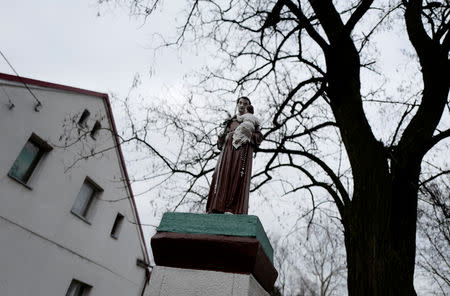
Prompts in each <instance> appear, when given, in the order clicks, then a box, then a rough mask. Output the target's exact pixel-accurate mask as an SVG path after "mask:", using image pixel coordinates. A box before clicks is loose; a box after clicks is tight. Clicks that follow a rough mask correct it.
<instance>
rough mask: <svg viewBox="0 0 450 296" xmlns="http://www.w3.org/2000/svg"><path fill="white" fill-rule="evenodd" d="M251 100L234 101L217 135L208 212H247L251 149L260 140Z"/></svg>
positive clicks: (258, 127) (259, 142) (207, 205)
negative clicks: (232, 112) (233, 110)
mask: <svg viewBox="0 0 450 296" xmlns="http://www.w3.org/2000/svg"><path fill="white" fill-rule="evenodd" d="M253 110H254V109H253V106H252V105H251V102H250V99H249V98H247V97H240V98H239V99H238V100H237V114H236V115H235V116H233V117H232V118H231V119H230V120H228V121H227V122H226V124H225V125H226V126H225V130H224V132H223V133H221V134H219V140H218V143H217V145H218V147H219V149H220V150H222V151H221V153H220V156H219V160H218V162H217V165H216V168H215V170H214V173H213V177H212V182H211V188H210V189H209V195H208V202H207V204H206V212H207V213H232V214H247V213H248V198H249V191H250V179H251V173H252V159H253V149H254V148H255V147H258V146H259V144H261V141H262V134H261V131H260V123H259V120H258V119H257V118H256V117H255V116H254V115H253Z"/></svg>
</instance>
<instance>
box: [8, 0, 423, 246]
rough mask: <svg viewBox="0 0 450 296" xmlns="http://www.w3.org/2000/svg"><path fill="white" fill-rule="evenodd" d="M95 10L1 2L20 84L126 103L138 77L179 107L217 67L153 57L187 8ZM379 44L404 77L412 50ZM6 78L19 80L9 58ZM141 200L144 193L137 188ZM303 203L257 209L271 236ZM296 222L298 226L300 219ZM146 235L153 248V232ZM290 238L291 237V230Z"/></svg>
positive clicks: (179, 56) (146, 91) (183, 53)
mask: <svg viewBox="0 0 450 296" xmlns="http://www.w3.org/2000/svg"><path fill="white" fill-rule="evenodd" d="M96 2H97V1H96V0H78V1H69V0H60V1H54V0H53V1H51V0H40V1H25V0H15V1H2V5H1V10H0V50H1V51H2V52H3V54H4V55H5V56H6V57H7V58H8V60H9V62H10V63H11V64H12V65H13V66H14V67H15V69H16V70H17V72H18V73H19V74H20V75H21V76H24V77H28V78H34V79H38V80H44V81H48V82H53V83H59V84H64V85H69V86H74V87H79V88H83V89H89V90H93V91H98V92H104V93H108V94H115V95H117V96H118V97H120V98H124V97H125V96H126V95H127V93H128V91H129V88H130V86H131V84H132V82H133V78H134V76H135V75H136V74H139V75H140V77H141V80H142V86H141V88H140V89H139V92H140V93H141V94H142V95H144V96H145V97H147V98H149V99H151V98H153V97H164V96H167V94H168V93H170V99H176V98H177V94H181V93H183V91H184V90H183V88H184V82H183V77H184V76H185V75H189V73H192V72H193V71H195V70H198V69H199V68H200V67H201V66H202V65H206V64H208V63H210V62H211V61H209V60H208V55H207V54H204V53H203V52H202V50H200V49H198V48H191V49H189V50H177V49H174V48H172V49H164V50H157V51H155V50H154V47H155V46H156V45H157V41H158V40H159V39H157V37H156V35H155V33H160V34H163V35H164V36H166V37H173V36H174V35H175V28H174V19H175V18H181V17H182V14H180V9H181V8H182V7H183V6H182V5H183V2H182V1H165V3H164V4H165V5H164V10H163V11H162V12H161V13H157V14H155V15H154V16H152V17H151V18H149V19H147V20H146V21H145V22H144V21H143V19H141V18H135V17H131V16H129V14H128V9H127V8H126V7H117V6H115V5H104V6H101V7H99V6H98V4H97V3H96ZM169 2H170V3H169ZM174 2H176V3H177V4H178V5H181V6H176V5H175V4H174ZM169 4H170V5H169ZM380 38H382V39H379V40H378V42H380V44H383V46H382V47H387V46H389V47H390V48H392V50H386V51H380V54H381V56H380V61H381V64H380V67H381V68H382V69H384V70H385V71H390V72H395V71H397V74H398V71H399V68H398V67H397V65H398V64H399V63H402V62H403V61H404V59H405V56H404V55H403V54H402V52H401V50H399V48H408V46H409V45H406V46H405V44H406V43H407V42H406V41H405V40H404V39H403V40H402V39H401V38H399V35H396V34H395V33H392V34H391V35H389V34H388V35H384V36H382V37H380ZM383 38H384V39H383ZM414 67H416V66H414ZM400 69H401V68H400ZM404 70H405V69H404ZM0 72H2V73H9V74H14V72H13V71H12V69H11V68H10V67H9V66H8V64H7V63H6V61H5V60H4V59H3V58H2V57H0ZM393 85H395V83H394V84H393ZM231 109H232V108H231ZM115 116H116V118H117V117H120V115H118V114H115ZM126 158H127V156H126ZM135 192H140V188H135ZM152 198H154V197H152V196H151V193H149V194H148V195H144V196H139V197H138V198H137V202H138V206H139V207H140V213H141V220H142V222H143V223H144V224H155V223H157V222H158V221H156V220H155V218H154V217H153V212H154V211H153V210H154V209H151V208H149V204H148V202H147V201H148V199H152ZM297 202H298V201H292V200H291V201H289V200H277V201H276V204H272V205H268V206H267V207H266V208H265V209H262V208H258V210H257V211H258V214H259V215H262V216H263V218H262V219H261V220H262V223H263V224H264V226H265V228H266V229H268V230H269V231H270V232H273V231H275V232H276V231H278V230H277V228H276V227H274V226H275V224H278V223H277V221H278V222H279V221H280V217H281V219H283V218H284V217H287V216H289V215H291V214H293V212H295V211H298V210H297V208H296V207H297V206H298V205H296V203H297ZM254 204H255V203H254ZM251 211H252V210H251ZM294 214H295V213H294ZM292 221H293V223H294V224H295V218H294V219H293V220H292ZM274 229H275V230H274ZM144 230H145V233H146V236H147V243H148V238H149V237H150V235H151V234H152V232H153V227H144ZM285 230H286V232H288V231H289V230H290V229H289V226H287V228H286V229H285Z"/></svg>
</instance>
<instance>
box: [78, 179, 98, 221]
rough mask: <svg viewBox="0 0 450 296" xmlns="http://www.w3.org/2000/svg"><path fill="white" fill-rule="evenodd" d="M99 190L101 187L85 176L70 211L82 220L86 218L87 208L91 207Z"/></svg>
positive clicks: (87, 216)
mask: <svg viewBox="0 0 450 296" xmlns="http://www.w3.org/2000/svg"><path fill="white" fill-rule="evenodd" d="M101 191H103V189H101V188H100V187H99V186H98V185H96V184H95V183H94V182H93V181H92V180H91V179H89V178H86V179H85V180H84V182H83V185H82V186H81V189H80V191H79V192H78V195H77V199H76V200H75V203H74V204H73V206H72V213H73V214H75V215H76V216H78V217H80V218H82V219H83V220H88V218H89V210H90V209H91V208H92V205H93V203H94V198H95V196H96V194H98V193H99V192H101Z"/></svg>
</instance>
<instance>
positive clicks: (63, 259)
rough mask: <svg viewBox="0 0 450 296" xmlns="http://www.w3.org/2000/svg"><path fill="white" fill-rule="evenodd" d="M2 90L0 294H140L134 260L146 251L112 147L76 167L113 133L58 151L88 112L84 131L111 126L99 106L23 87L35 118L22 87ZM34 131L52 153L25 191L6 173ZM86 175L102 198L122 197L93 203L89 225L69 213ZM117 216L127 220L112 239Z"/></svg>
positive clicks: (92, 100) (110, 143) (141, 275)
mask: <svg viewBox="0 0 450 296" xmlns="http://www.w3.org/2000/svg"><path fill="white" fill-rule="evenodd" d="M0 85H1V87H0V135H1V140H0V202H1V206H0V233H1V235H0V242H1V243H0V245H1V248H0V266H2V268H0V295H12V296H13V295H65V292H66V290H67V288H68V286H69V284H70V281H71V280H72V279H77V280H80V281H82V282H85V283H87V284H90V285H92V286H93V289H92V291H91V295H140V292H141V290H142V288H143V286H144V281H145V272H144V269H142V268H141V267H138V266H136V259H138V258H139V259H144V250H143V245H142V241H141V237H140V233H139V232H138V231H139V229H138V226H137V225H136V224H133V223H130V222H128V220H129V221H132V222H134V223H135V222H136V219H135V216H134V212H133V209H132V203H131V200H130V199H129V193H128V191H127V188H126V183H125V182H124V181H123V179H124V175H123V172H122V169H121V164H120V160H119V156H118V151H117V149H114V148H113V149H110V150H108V151H106V152H105V153H102V154H99V155H96V156H94V157H90V158H88V159H86V160H85V159H82V160H80V161H78V162H76V163H75V164H74V161H76V160H77V159H79V158H80V155H79V153H80V152H82V151H84V152H89V151H90V149H91V148H92V147H94V148H95V149H97V151H98V150H103V149H105V148H112V147H114V143H115V142H114V140H113V138H112V135H111V133H110V132H108V131H105V130H101V131H100V132H99V136H98V137H97V139H96V140H94V139H92V138H91V137H90V136H87V137H86V140H85V141H83V142H82V143H76V144H74V145H72V146H70V147H69V148H67V149H65V148H58V147H57V146H63V145H64V143H63V141H60V136H61V135H68V134H70V133H73V136H77V135H78V128H77V123H76V122H77V120H78V116H80V115H81V113H82V112H83V110H84V109H88V110H89V111H90V113H91V115H90V118H89V120H88V122H87V125H88V126H89V127H90V128H92V126H93V125H94V122H95V120H99V121H100V122H101V124H102V127H108V128H111V126H110V121H109V117H108V113H107V109H106V104H105V101H104V100H103V99H102V98H100V97H93V96H88V95H84V94H79V93H74V92H68V91H62V90H56V89H49V88H42V87H36V86H32V85H29V86H30V88H31V89H32V91H33V93H35V94H36V95H37V97H38V98H39V100H40V101H41V102H42V107H41V108H40V111H39V112H36V111H34V107H35V104H36V102H35V100H34V99H33V97H32V96H31V95H30V93H29V92H28V90H26V88H24V87H23V86H22V85H20V84H19V83H16V82H10V81H4V80H0ZM5 92H6V94H7V95H6V94H5ZM8 97H9V98H10V99H11V101H12V102H13V103H14V105H15V107H14V108H13V109H9V108H8ZM70 118H75V122H72V121H70V120H67V119H70ZM64 124H65V126H63V125H64ZM65 130H66V132H64V131H65ZM32 133H35V134H36V135H37V136H39V137H40V138H41V139H43V140H45V141H47V142H48V143H49V144H50V145H51V146H53V150H52V151H50V152H49V153H48V154H47V155H45V156H44V158H43V159H42V160H41V161H40V163H39V164H38V167H37V168H36V170H35V171H34V173H33V175H32V177H31V179H30V181H29V182H28V183H27V184H28V185H29V187H31V189H29V188H27V187H26V186H24V185H22V184H20V183H18V182H16V181H15V180H13V179H12V178H10V177H8V176H7V174H8V171H9V170H10V168H11V166H12V164H13V163H14V161H15V159H16V158H17V156H18V155H19V153H20V151H21V149H22V148H23V146H24V144H25V143H26V141H27V140H28V138H29V137H30V135H31V134H32ZM63 138H64V137H63ZM62 140H64V139H62ZM72 140H73V138H72ZM71 165H73V167H71V168H69V166H71ZM86 177H90V178H91V179H92V180H93V181H94V182H95V183H96V184H97V185H99V186H100V187H101V188H102V189H103V190H104V191H103V192H101V193H100V195H99V196H98V197H99V198H100V199H106V200H118V199H122V200H120V201H117V202H106V201H102V200H95V203H94V205H93V211H92V212H91V215H90V216H91V219H90V220H89V221H90V223H86V222H85V221H83V220H82V219H80V218H78V217H77V216H75V215H74V214H72V213H71V209H72V206H73V203H74V202H75V199H76V197H77V194H78V192H79V190H80V188H81V185H82V184H83V181H84V180H85V178H86ZM118 212H120V213H121V214H122V215H124V216H125V219H124V221H123V223H122V229H121V231H120V234H119V236H118V239H114V238H112V237H111V236H110V231H111V228H112V226H113V223H114V219H115V217H116V215H117V213H118ZM37 287H39V289H38V290H36V288H37ZM36 291H39V293H37V294H36Z"/></svg>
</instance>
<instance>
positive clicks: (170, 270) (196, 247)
mask: <svg viewBox="0 0 450 296" xmlns="http://www.w3.org/2000/svg"><path fill="white" fill-rule="evenodd" d="M151 245H152V250H153V256H154V258H155V263H156V265H157V266H156V268H155V269H154V270H153V272H152V276H151V279H150V289H149V290H150V295H152V296H157V295H170V296H177V295H183V296H189V295H233V296H237V295H242V296H244V295H252V296H260V295H261V296H262V295H269V292H270V291H271V290H272V289H273V284H274V282H275V280H276V277H277V271H276V270H275V268H274V266H273V249H272V247H271V245H270V243H269V241H268V239H267V236H266V234H265V232H264V229H263V227H262V225H261V223H260V221H259V219H258V217H256V216H249V215H223V214H191V213H166V214H164V216H163V218H162V220H161V223H160V225H159V227H158V232H157V233H156V234H155V235H154V236H153V237H152V240H151Z"/></svg>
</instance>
